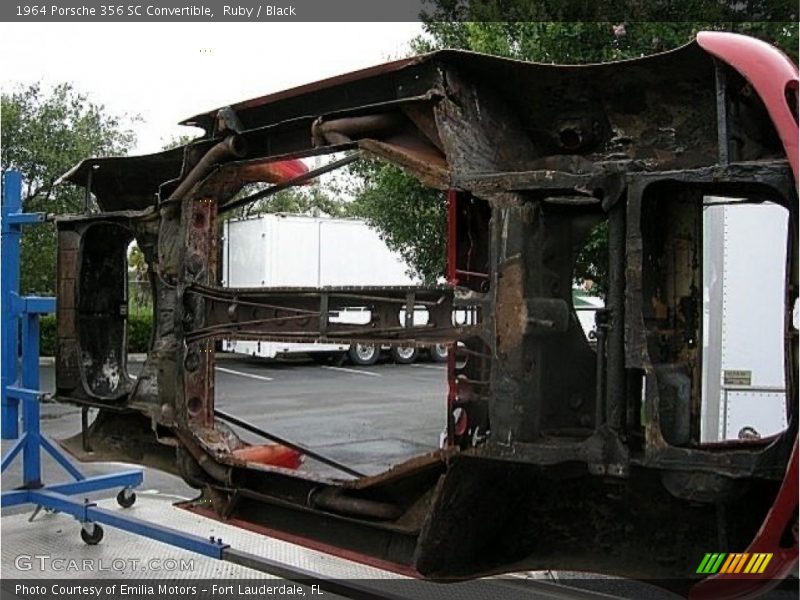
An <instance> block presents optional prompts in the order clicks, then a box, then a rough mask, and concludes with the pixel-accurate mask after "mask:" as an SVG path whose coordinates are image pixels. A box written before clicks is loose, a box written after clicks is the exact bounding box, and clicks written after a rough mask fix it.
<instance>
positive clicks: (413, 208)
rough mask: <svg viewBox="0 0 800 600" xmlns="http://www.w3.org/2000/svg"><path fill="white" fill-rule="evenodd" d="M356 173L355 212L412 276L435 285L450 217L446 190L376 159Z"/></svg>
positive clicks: (359, 165)
mask: <svg viewBox="0 0 800 600" xmlns="http://www.w3.org/2000/svg"><path fill="white" fill-rule="evenodd" d="M354 172H355V173H356V174H357V175H358V176H360V177H359V178H357V180H356V181H357V182H358V183H357V184H356V189H355V198H356V199H355V200H354V201H353V203H352V204H351V205H350V207H349V209H350V214H352V215H354V216H357V217H360V218H362V219H364V220H365V221H366V222H367V223H369V224H370V225H372V226H373V227H375V228H376V229H377V230H378V232H379V233H380V235H381V238H382V239H383V240H384V241H385V242H386V245H387V246H389V248H391V249H392V250H394V251H396V252H398V253H399V254H400V255H401V256H402V257H403V259H404V260H405V261H406V263H408V264H409V265H410V266H411V268H412V271H413V273H412V274H413V275H416V276H418V277H419V278H420V279H422V280H423V281H424V282H425V283H434V282H435V281H436V280H437V279H438V278H439V277H440V276H441V275H442V273H443V269H444V256H445V242H446V216H447V213H446V208H445V207H446V205H445V202H444V195H443V194H442V192H439V191H437V190H431V189H430V188H427V187H425V186H424V185H422V184H421V183H420V182H419V181H417V180H416V179H414V178H412V177H409V176H408V175H406V174H405V173H404V172H403V171H401V170H400V169H399V168H397V167H395V166H393V165H386V164H383V163H380V162H378V161H374V160H366V161H360V162H359V163H356V166H355V167H354Z"/></svg>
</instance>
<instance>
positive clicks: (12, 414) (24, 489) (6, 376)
mask: <svg viewBox="0 0 800 600" xmlns="http://www.w3.org/2000/svg"><path fill="white" fill-rule="evenodd" d="M1 214H2V223H0V229H2V247H1V248H0V250H1V251H2V265H1V271H0V279H2V281H1V282H0V285H1V287H0V303H1V304H0V313H2V351H1V352H0V365H1V366H2V377H1V380H0V394H1V398H0V399H1V400H2V403H1V404H0V408H1V409H2V412H0V435H1V436H2V439H4V440H14V439H16V440H17V442H16V443H15V444H14V446H13V447H12V448H11V450H10V451H9V452H8V453H7V454H6V455H5V456H4V457H3V460H2V468H0V472H4V471H5V470H6V468H8V466H9V465H10V464H11V463H12V462H13V461H14V459H15V458H16V457H17V455H18V454H19V453H20V452H22V479H23V483H22V486H21V487H20V488H19V489H16V490H11V491H7V492H3V493H2V494H0V506H2V507H3V508H7V507H11V506H17V505H20V504H33V505H36V506H38V507H42V508H47V509H50V510H54V511H57V512H62V513H66V514H69V515H71V516H73V517H74V518H75V519H77V520H78V521H79V522H80V523H82V524H87V525H90V524H91V525H92V527H93V526H94V525H93V524H95V523H105V524H107V525H110V526H111V527H116V528H117V529H122V530H123V531H128V532H130V533H134V534H138V535H143V536H146V537H149V538H152V539H154V540H158V541H160V542H164V543H166V544H171V545H173V546H178V547H179V548H184V549H186V550H190V551H192V552H197V553H199V554H202V555H204V556H209V557H212V558H217V559H222V557H223V552H224V550H225V549H226V548H227V547H228V546H227V545H225V544H223V543H222V540H213V541H212V539H206V538H202V537H199V536H196V535H191V534H188V533H184V532H182V531H178V530H176V529H172V528H169V527H164V526H162V525H154V524H151V523H147V522H145V521H141V520H139V519H135V518H132V517H128V516H125V515H123V514H120V512H119V511H111V510H107V509H104V508H99V507H98V506H97V505H95V504H94V503H92V502H89V500H88V499H84V500H82V501H81V500H77V499H75V498H72V497H71V496H74V495H78V494H84V493H89V492H95V491H99V490H107V489H110V488H116V487H120V488H122V489H127V490H130V489H131V488H133V487H136V486H138V485H141V483H142V480H143V475H142V470H141V469H133V470H128V471H122V472H120V473H113V474H110V475H100V476H97V477H85V476H84V475H83V474H82V473H81V472H80V471H79V470H78V469H77V468H76V467H75V466H74V465H73V464H72V463H71V462H70V460H69V459H68V458H67V457H66V456H65V455H64V454H63V453H62V452H61V451H60V450H59V449H58V448H56V447H55V446H54V445H53V444H52V442H50V441H49V440H48V439H47V438H46V437H44V436H43V435H42V433H41V430H40V427H39V425H40V407H39V403H40V401H41V399H42V396H43V395H44V394H43V393H42V392H41V391H39V316H40V315H43V314H48V313H53V312H55V309H56V302H55V298H45V297H39V296H20V295H19V264H20V237H21V233H22V227H23V226H24V225H30V224H35V223H41V222H43V221H44V220H45V215H44V214H42V213H24V212H22V175H21V174H20V173H19V172H17V171H8V172H7V173H5V174H3V198H2V212H1ZM20 321H21V325H22V345H21V347H20V343H19V342H20ZM20 348H21V350H22V352H21V361H20V353H19V350H20ZM20 363H21V364H20ZM20 406H21V407H22V427H23V433H22V436H21V437H20V435H19V409H20ZM41 450H45V451H46V452H47V453H48V454H49V455H50V456H52V457H53V458H54V459H55V461H56V462H57V463H58V464H59V465H61V467H62V468H63V469H64V470H65V471H67V473H69V474H70V475H71V476H72V478H73V479H74V480H75V481H73V482H69V483H61V484H55V485H48V486H44V485H43V484H42V463H41Z"/></svg>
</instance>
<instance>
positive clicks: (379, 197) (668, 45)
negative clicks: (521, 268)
mask: <svg viewBox="0 0 800 600" xmlns="http://www.w3.org/2000/svg"><path fill="white" fill-rule="evenodd" d="M430 4H432V6H433V10H432V11H431V12H430V13H429V14H428V15H427V16H426V17H424V18H423V31H424V33H423V35H421V36H419V37H417V38H415V39H414V40H412V41H411V43H410V46H411V49H412V51H413V52H414V53H416V54H419V53H424V52H430V51H433V50H439V49H443V48H455V49H462V50H471V51H475V52H483V53H487V54H493V55H497V56H504V57H508V58H514V59H518V60H527V61H533V62H544V63H558V64H577V63H592V62H604V61H611V60H621V59H626V58H634V57H640V56H644V55H647V54H653V53H657V52H663V51H666V50H670V49H673V48H676V47H678V46H681V45H683V44H685V43H687V42H689V41H691V40H692V39H694V37H695V36H696V34H697V32H698V31H701V30H710V29H716V30H719V29H723V30H730V31H737V32H740V33H746V34H749V35H753V36H756V37H759V38H762V39H765V40H767V41H769V42H771V43H774V44H776V45H778V46H779V47H780V48H781V49H783V50H784V51H785V52H786V53H787V54H789V55H790V56H791V57H792V58H793V59H794V60H795V61H796V60H797V44H798V26H797V23H796V22H792V23H779V22H774V21H769V20H765V21H760V22H741V20H740V19H739V20H736V21H727V22H726V21H724V17H730V16H731V15H730V14H729V13H727V12H725V10H723V9H724V7H722V8H719V7H718V8H719V10H717V11H716V12H714V11H712V10H710V9H709V8H708V7H706V6H705V4H707V3H705V4H704V3H702V2H693V1H692V0H682V1H680V2H676V3H672V6H673V10H674V11H675V16H676V17H677V18H680V19H684V18H686V17H687V16H688V15H695V14H696V15H698V18H700V17H704V18H705V20H703V21H676V20H674V18H675V17H673V21H656V20H655V18H654V14H655V13H653V12H652V10H653V9H651V8H648V6H649V5H648V4H647V3H646V4H642V5H639V9H638V10H639V11H640V12H641V14H639V15H638V16H637V18H636V19H632V18H631V17H630V15H628V16H626V15H623V14H619V15H614V14H613V12H612V11H611V10H610V9H609V6H608V3H605V2H598V3H596V5H595V6H594V8H595V10H596V11H597V14H598V15H604V16H606V17H608V18H609V19H610V18H611V17H612V16H617V17H618V20H615V21H611V20H608V19H605V18H602V19H601V18H598V19H597V20H596V21H594V22H570V21H569V14H568V13H566V12H564V10H566V9H563V8H562V3H561V2H554V1H551V0H545V1H543V2H535V3H534V2H529V1H517V2H515V1H510V2H503V3H495V2H476V3H465V2H459V1H458V0H433V1H432V2H431V3H430ZM563 6H566V4H564V5H563ZM581 6H582V7H583V10H585V9H587V8H586V6H587V5H584V4H581ZM654 6H655V5H654ZM700 6H702V8H703V10H700V9H699V8H698V7H700ZM498 11H500V12H498ZM648 11H650V12H648ZM720 11H721V12H720ZM768 16H769V15H768ZM626 18H627V19H630V20H629V21H626ZM714 18H718V19H720V20H716V21H715V20H713V19H714ZM555 19H562V21H559V22H554V20H555ZM356 173H357V174H358V175H359V176H361V177H362V178H363V182H362V185H361V187H360V190H359V192H358V194H357V195H356V199H355V202H354V203H353V212H354V213H355V214H357V215H359V216H363V217H366V218H367V219H368V220H370V222H372V223H373V224H374V225H376V226H377V227H378V228H380V229H381V231H383V235H384V237H385V239H386V241H387V243H388V244H389V246H390V247H392V248H393V249H395V250H399V251H400V252H401V253H402V254H403V255H404V256H405V257H406V259H407V260H409V262H410V264H411V265H412V267H413V268H414V269H416V270H417V271H418V272H419V273H420V274H421V275H422V276H423V277H424V278H425V279H426V280H428V281H430V280H435V279H436V278H437V277H438V276H439V275H441V274H442V273H443V270H444V262H445V257H444V252H443V251H441V249H443V248H444V246H445V239H444V237H445V227H444V223H443V222H437V223H436V224H433V223H423V222H422V221H420V220H424V219H438V220H440V221H443V220H444V218H445V211H444V204H443V196H442V194H441V193H440V192H434V191H431V190H424V188H423V189H420V184H419V183H418V182H417V181H416V180H414V179H412V178H411V177H410V176H408V175H406V174H404V173H403V172H401V171H399V170H398V169H397V168H396V167H392V166H382V167H372V168H369V169H362V170H361V171H356ZM423 198H425V199H426V201H427V202H428V203H429V205H430V208H428V209H426V210H421V208H420V203H422V201H423ZM426 206H427V205H426ZM606 232H607V228H606V227H597V228H596V229H595V230H594V232H593V233H592V235H591V236H590V239H589V240H588V243H587V245H586V247H585V248H584V249H583V251H582V252H581V253H580V255H579V256H578V257H577V262H576V269H575V275H576V280H577V281H582V280H585V279H591V280H593V281H595V282H596V283H597V284H598V285H597V286H595V287H594V290H595V291H600V292H602V290H603V281H602V279H603V278H604V277H605V262H606V255H607V242H606V235H607V233H606ZM440 251H441V254H437V253H439V252H440ZM598 278H599V279H600V280H599V281H598Z"/></svg>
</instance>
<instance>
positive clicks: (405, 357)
mask: <svg viewBox="0 0 800 600" xmlns="http://www.w3.org/2000/svg"><path fill="white" fill-rule="evenodd" d="M418 355H419V350H418V349H417V347H416V346H392V358H393V359H394V362H396V363H397V364H398V365H410V364H411V363H413V362H415V361H416V360H417V356H418Z"/></svg>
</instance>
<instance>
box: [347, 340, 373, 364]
mask: <svg viewBox="0 0 800 600" xmlns="http://www.w3.org/2000/svg"><path fill="white" fill-rule="evenodd" d="M347 354H348V356H350V360H351V361H353V364H354V365H360V366H362V367H366V366H369V365H374V364H375V363H376V362H378V357H379V356H380V354H381V351H380V349H379V348H378V347H377V346H375V345H373V344H353V345H352V346H350V350H348V351H347Z"/></svg>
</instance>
